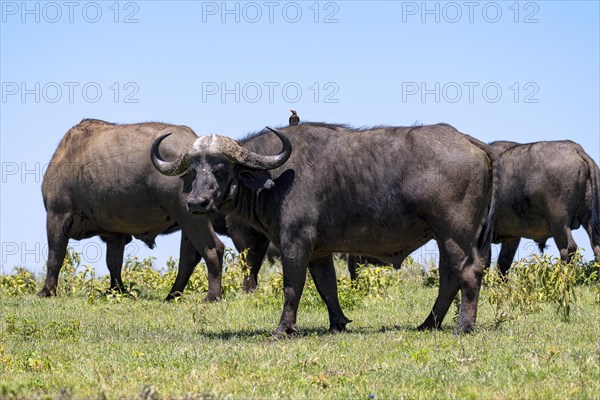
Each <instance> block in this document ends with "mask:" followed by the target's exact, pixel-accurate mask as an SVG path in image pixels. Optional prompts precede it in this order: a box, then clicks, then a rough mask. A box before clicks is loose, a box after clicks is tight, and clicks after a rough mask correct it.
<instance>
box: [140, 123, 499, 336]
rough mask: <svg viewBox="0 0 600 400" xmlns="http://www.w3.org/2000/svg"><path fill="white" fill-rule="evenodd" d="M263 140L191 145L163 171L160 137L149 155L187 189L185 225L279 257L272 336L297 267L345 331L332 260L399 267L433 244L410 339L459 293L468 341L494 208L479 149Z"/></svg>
mask: <svg viewBox="0 0 600 400" xmlns="http://www.w3.org/2000/svg"><path fill="white" fill-rule="evenodd" d="M269 129H270V130H271V131H272V132H274V133H275V134H276V135H277V137H278V138H279V139H278V140H277V141H275V140H273V139H274V138H273V136H272V135H269V134H267V132H266V131H263V132H260V133H257V134H255V135H252V136H250V137H249V138H247V139H245V140H242V141H241V142H240V143H238V142H236V141H235V140H233V139H230V138H228V137H224V136H219V135H212V136H201V137H199V138H197V139H195V140H193V141H190V142H188V143H187V144H186V145H185V146H182V147H181V148H180V154H179V156H178V157H176V158H175V157H172V156H170V157H169V156H167V154H166V153H165V156H166V157H165V158H166V159H170V160H172V161H165V159H164V158H163V157H162V156H161V154H160V151H159V147H160V145H161V142H162V141H163V140H165V138H167V136H168V134H165V135H162V136H160V137H159V138H158V139H157V140H156V141H155V142H154V143H153V145H152V148H151V150H150V153H151V157H152V161H153V164H154V166H155V168H156V169H158V170H159V171H160V172H161V173H163V174H165V175H168V176H178V175H180V174H185V176H188V177H189V179H191V187H190V190H189V191H186V192H185V195H187V202H188V207H189V209H190V211H191V212H192V213H195V214H207V213H214V212H215V211H217V210H221V211H223V212H225V213H226V214H228V215H230V216H235V217H236V218H239V219H240V220H242V221H244V223H246V224H249V225H250V226H251V227H252V228H254V229H255V230H257V231H259V232H261V233H262V234H263V235H265V236H266V237H267V238H268V239H267V242H266V243H267V245H268V240H269V239H270V240H271V241H272V242H273V243H274V244H275V245H276V246H277V247H278V248H279V249H280V250H281V258H282V265H283V282H284V306H283V313H282V315H281V319H280V322H279V325H278V327H277V329H276V331H275V334H276V335H279V334H283V333H291V332H294V331H295V330H296V313H297V309H298V304H299V301H300V297H301V295H302V291H303V288H304V283H305V279H306V271H307V267H308V268H309V269H310V272H311V274H312V276H313V279H314V282H315V285H316V287H317V290H318V292H319V294H320V295H321V297H322V298H323V300H324V302H325V304H326V305H327V309H328V312H329V321H330V328H329V329H330V331H332V332H336V331H343V330H344V329H345V326H346V324H347V323H348V322H350V320H349V319H348V318H346V316H345V315H344V313H343V311H342V309H341V307H340V304H339V301H338V297H337V286H336V277H335V270H334V268H333V258H332V253H333V252H343V253H358V254H366V255H371V256H375V257H378V258H380V259H383V260H384V261H387V262H397V263H399V262H401V260H403V259H404V258H405V257H406V256H408V254H410V253H411V252H412V251H413V250H415V249H416V248H418V247H420V246H421V245H423V244H424V243H426V242H427V241H429V240H430V239H432V238H435V239H436V240H437V243H438V245H439V248H440V265H439V271H440V287H439V293H438V297H437V299H436V301H435V304H434V306H433V309H432V311H431V313H430V314H429V316H428V317H427V318H426V320H425V321H424V322H423V324H422V325H421V326H420V329H433V328H438V327H440V325H441V323H442V320H443V318H444V316H445V315H446V312H447V311H448V308H449V307H450V305H451V303H452V301H453V299H454V297H455V295H456V294H457V292H458V291H459V290H460V291H461V300H462V301H461V312H460V320H459V323H458V327H457V332H468V331H470V330H472V329H473V327H474V326H475V321H476V315H477V300H478V297H479V289H480V286H481V278H482V269H483V268H482V261H483V258H484V256H485V255H487V253H488V251H489V248H490V242H491V233H492V215H493V208H494V207H493V201H494V195H493V192H494V190H493V188H494V184H493V181H494V179H493V175H494V174H495V168H494V167H493V165H494V163H493V159H494V155H493V154H492V152H491V150H490V149H489V147H488V146H487V145H486V144H484V143H481V142H479V141H477V140H475V139H473V138H471V137H469V136H467V135H464V134H462V133H460V132H458V131H457V130H456V129H454V128H453V127H451V126H449V125H446V124H439V125H429V126H419V127H379V128H374V129H365V130H358V131H357V130H352V129H350V128H347V127H345V126H341V125H330V124H315V123H312V124H311V123H304V124H299V125H295V126H291V127H287V128H283V129H281V132H280V131H278V130H275V129H272V128H269ZM279 142H280V143H281V144H283V148H282V149H280V148H279V146H280V144H279ZM292 147H293V148H294V152H293V154H292ZM259 152H260V154H259ZM273 153H276V154H275V155H264V154H273ZM288 159H289V161H288ZM286 161H287V163H286Z"/></svg>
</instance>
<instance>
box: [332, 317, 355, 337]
mask: <svg viewBox="0 0 600 400" xmlns="http://www.w3.org/2000/svg"><path fill="white" fill-rule="evenodd" d="M350 322H352V320H351V319H348V318H346V317H344V318H342V319H340V320H339V321H336V322H334V323H331V324H330V325H329V333H342V332H346V325H347V324H349V323H350Z"/></svg>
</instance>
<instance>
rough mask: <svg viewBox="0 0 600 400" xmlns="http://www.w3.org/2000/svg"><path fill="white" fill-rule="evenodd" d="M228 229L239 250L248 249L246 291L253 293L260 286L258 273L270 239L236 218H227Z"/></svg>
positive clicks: (245, 278)
mask: <svg viewBox="0 0 600 400" xmlns="http://www.w3.org/2000/svg"><path fill="white" fill-rule="evenodd" d="M227 230H228V232H229V237H230V238H231V240H232V241H233V244H234V245H235V248H236V249H237V251H239V252H242V251H244V250H246V249H247V250H248V253H247V255H246V265H247V267H248V275H246V276H245V277H244V291H245V292H246V293H252V292H254V291H255V290H256V288H257V286H258V273H259V271H260V267H261V266H262V263H263V260H264V259H265V255H266V254H267V249H268V248H269V239H268V238H267V237H266V236H265V235H263V234H262V233H260V232H257V231H256V230H254V229H252V228H250V227H248V226H246V225H243V224H239V223H238V222H237V221H236V220H234V219H228V220H227Z"/></svg>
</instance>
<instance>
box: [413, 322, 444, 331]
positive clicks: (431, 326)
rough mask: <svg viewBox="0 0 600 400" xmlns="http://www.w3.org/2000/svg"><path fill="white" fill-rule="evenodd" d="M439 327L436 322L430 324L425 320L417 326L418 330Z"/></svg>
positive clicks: (433, 329)
mask: <svg viewBox="0 0 600 400" xmlns="http://www.w3.org/2000/svg"><path fill="white" fill-rule="evenodd" d="M438 329H440V327H439V326H437V325H436V324H430V323H427V322H423V323H422V324H421V325H419V326H417V330H418V331H435V330H438Z"/></svg>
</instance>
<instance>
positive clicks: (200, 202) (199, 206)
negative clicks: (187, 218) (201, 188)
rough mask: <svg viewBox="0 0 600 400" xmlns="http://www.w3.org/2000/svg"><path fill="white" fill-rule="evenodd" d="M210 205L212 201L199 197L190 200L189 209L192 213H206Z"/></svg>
mask: <svg viewBox="0 0 600 400" xmlns="http://www.w3.org/2000/svg"><path fill="white" fill-rule="evenodd" d="M209 205H210V200H208V199H206V198H204V197H197V198H195V199H193V200H188V209H189V210H190V211H200V210H202V211H206V210H207V209H208V206H209Z"/></svg>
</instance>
